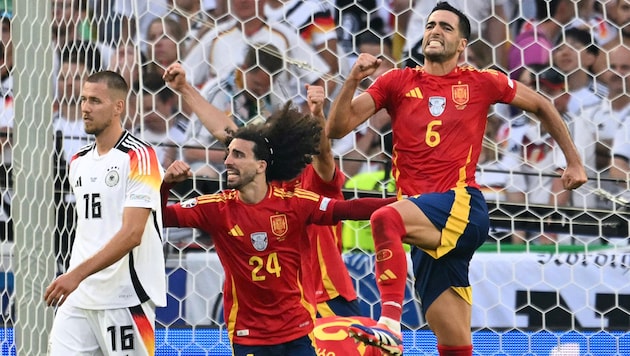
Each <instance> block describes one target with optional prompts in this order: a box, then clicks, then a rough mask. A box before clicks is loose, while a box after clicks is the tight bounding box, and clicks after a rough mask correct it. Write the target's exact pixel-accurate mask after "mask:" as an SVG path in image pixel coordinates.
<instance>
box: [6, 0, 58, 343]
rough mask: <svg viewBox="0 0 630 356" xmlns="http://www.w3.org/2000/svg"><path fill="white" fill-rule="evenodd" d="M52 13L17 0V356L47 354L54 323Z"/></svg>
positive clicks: (45, 5) (47, 4)
mask: <svg viewBox="0 0 630 356" xmlns="http://www.w3.org/2000/svg"><path fill="white" fill-rule="evenodd" d="M34 3H36V4H37V5H36V6H33V4H34ZM50 13H51V11H50V1H37V2H31V1H13V17H12V20H11V23H12V41H13V48H14V60H15V63H16V65H15V66H14V72H13V76H14V96H15V104H14V108H15V120H14V126H13V127H14V131H13V162H12V169H13V175H14V193H15V194H14V196H13V201H12V218H13V220H14V231H15V233H14V235H15V239H14V246H13V256H14V258H13V271H14V276H15V279H14V280H15V294H14V302H15V315H14V320H13V327H14V332H15V334H14V335H15V347H16V350H17V354H18V355H44V354H46V352H47V348H48V333H49V331H50V327H51V325H52V320H53V309H52V308H47V307H46V306H45V303H44V302H43V294H44V291H45V288H46V286H47V285H48V283H50V282H51V281H52V279H53V278H54V274H55V265H54V255H53V251H54V249H53V236H54V226H55V223H54V205H53V202H54V199H53V194H54V187H53V183H54V181H53V179H51V177H53V173H52V155H51V152H53V136H52V134H51V133H52V129H51V128H52V100H53V98H52V90H51V88H52V86H51V85H52V83H53V76H52V73H53V65H52V58H53V56H52V49H51V46H50ZM4 327H5V328H7V327H8V325H7V324H6V323H5V326H4Z"/></svg>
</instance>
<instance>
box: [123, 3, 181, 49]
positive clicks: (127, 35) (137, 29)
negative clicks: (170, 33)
mask: <svg viewBox="0 0 630 356" xmlns="http://www.w3.org/2000/svg"><path fill="white" fill-rule="evenodd" d="M112 1H113V4H112V15H113V16H116V17H118V18H119V19H120V34H119V37H118V41H123V42H126V41H128V40H131V41H132V42H134V43H135V44H136V45H137V44H139V43H141V48H142V50H145V45H144V43H145V42H146V40H147V31H148V28H149V24H150V23H151V21H153V20H154V19H155V18H162V17H164V16H165V15H167V14H168V12H169V8H168V2H167V0H112ZM139 41H140V42H139Z"/></svg>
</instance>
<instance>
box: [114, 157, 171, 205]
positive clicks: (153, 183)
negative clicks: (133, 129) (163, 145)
mask: <svg viewBox="0 0 630 356" xmlns="http://www.w3.org/2000/svg"><path fill="white" fill-rule="evenodd" d="M128 154H129V177H128V180H129V184H128V188H127V192H126V199H125V205H124V206H125V207H137V208H150V209H154V210H155V209H158V208H159V207H160V204H161V203H160V186H161V185H162V177H163V176H164V170H163V169H162V166H161V165H160V162H159V160H158V158H157V154H156V153H155V150H154V149H153V147H151V146H142V147H139V148H137V149H134V150H131V151H129V153H128ZM112 172H114V171H112ZM107 179H117V177H116V176H114V175H111V176H110V175H108V177H107Z"/></svg>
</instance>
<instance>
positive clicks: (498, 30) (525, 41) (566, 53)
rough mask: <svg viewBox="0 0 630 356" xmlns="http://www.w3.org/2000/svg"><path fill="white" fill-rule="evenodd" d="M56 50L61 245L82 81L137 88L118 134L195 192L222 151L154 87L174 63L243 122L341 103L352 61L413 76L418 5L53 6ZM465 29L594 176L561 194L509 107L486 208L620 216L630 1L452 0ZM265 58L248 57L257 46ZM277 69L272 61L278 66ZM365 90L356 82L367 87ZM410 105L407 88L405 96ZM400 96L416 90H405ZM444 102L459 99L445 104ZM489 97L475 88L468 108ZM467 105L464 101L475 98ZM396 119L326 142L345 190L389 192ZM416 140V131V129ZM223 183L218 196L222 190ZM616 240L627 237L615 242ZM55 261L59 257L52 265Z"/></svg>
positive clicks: (316, 1) (534, 134)
mask: <svg viewBox="0 0 630 356" xmlns="http://www.w3.org/2000/svg"><path fill="white" fill-rule="evenodd" d="M48 1H51V11H52V14H51V20H52V27H51V43H50V45H51V46H52V47H53V48H54V55H55V57H54V68H55V73H54V75H53V77H54V81H55V83H54V85H53V88H54V94H53V95H54V98H55V100H54V108H53V110H52V111H51V114H52V115H51V117H52V125H53V129H54V132H55V137H56V139H57V140H56V144H57V145H56V146H57V150H56V155H55V162H56V164H55V166H56V168H57V170H56V178H57V179H56V182H57V188H58V189H57V192H58V194H57V197H56V198H57V211H58V214H57V215H58V219H59V224H58V229H57V230H58V231H57V235H58V236H57V239H56V241H57V242H58V249H60V250H62V251H63V250H67V249H68V246H69V244H70V242H71V240H72V226H73V216H74V210H73V209H74V208H73V205H74V202H75V200H74V197H73V196H72V195H71V194H69V193H68V192H69V191H70V190H69V189H68V185H67V181H66V180H65V168H66V166H67V162H68V161H69V160H70V159H71V157H72V154H73V152H76V151H77V149H78V148H79V147H81V146H83V145H84V144H87V143H89V142H91V138H90V137H89V136H88V135H86V134H85V132H84V130H83V123H82V119H81V110H80V95H81V93H80V88H81V85H80V83H81V80H82V79H83V78H84V77H85V76H86V75H87V74H89V73H92V72H94V71H98V70H101V69H111V70H114V71H118V72H120V73H121V74H122V75H123V76H124V78H125V79H126V80H127V82H128V83H129V85H130V87H131V88H132V93H131V94H130V97H129V107H128V108H127V116H126V120H125V122H124V125H125V128H126V129H128V130H129V131H131V132H134V133H136V134H138V135H140V136H141V137H143V138H144V139H145V140H147V141H149V142H150V143H152V144H154V145H156V146H157V147H158V149H157V152H158V154H159V157H160V159H161V161H162V164H163V166H165V167H167V166H168V165H169V164H170V163H171V162H173V161H174V160H176V159H183V160H184V161H186V162H187V163H189V164H190V165H191V167H192V168H193V170H194V173H195V175H194V179H193V181H192V184H191V187H192V188H191V189H192V190H194V191H195V193H197V194H202V193H211V191H206V190H207V189H208V187H215V185H209V184H207V182H208V181H214V180H216V181H220V178H221V175H222V173H223V170H224V167H223V164H222V160H223V157H224V152H223V147H222V145H221V143H220V142H218V141H217V140H216V139H214V138H213V136H212V135H210V134H209V133H208V132H207V131H206V130H205V129H204V128H203V126H202V125H201V124H200V123H199V121H198V119H197V118H196V116H195V115H194V114H193V113H192V111H191V110H190V108H188V107H187V106H186V105H185V104H183V103H182V101H181V100H180V99H179V97H178V96H177V95H176V94H175V93H174V92H173V91H172V90H171V89H169V88H168V86H166V84H165V83H164V80H163V79H162V74H163V73H164V70H165V69H166V68H167V67H168V66H169V65H171V64H172V63H175V62H180V63H181V64H182V66H183V67H184V68H185V70H186V73H187V78H188V79H189V80H190V81H191V83H192V84H194V85H195V86H196V87H197V88H198V89H199V90H200V91H201V93H202V95H203V96H204V97H205V98H206V99H207V100H208V101H209V102H211V103H212V104H213V105H215V106H217V107H218V108H219V109H220V110H222V111H225V112H226V113H228V114H229V115H230V116H231V117H232V118H233V119H234V120H235V122H236V123H237V125H239V126H242V125H246V124H248V123H250V122H257V121H259V120H264V119H265V118H266V117H268V115H269V113H270V112H271V111H272V110H273V109H274V108H275V107H278V106H279V104H281V103H284V102H286V101H287V100H292V101H293V102H294V103H295V105H298V106H301V107H305V99H304V93H305V84H318V85H323V86H325V88H326V90H327V95H328V98H329V99H333V98H334V97H335V93H336V91H337V90H339V86H340V85H341V83H342V81H343V78H344V76H345V74H346V73H347V72H348V70H349V69H350V67H351V66H352V64H353V62H354V59H355V58H356V56H357V55H358V53H362V52H367V53H371V54H373V55H376V56H379V57H380V58H381V59H382V60H383V63H382V64H381V67H380V68H379V70H378V71H377V72H376V73H375V74H374V76H373V78H370V79H371V80H375V79H376V77H378V75H380V74H382V73H384V72H385V71H387V70H388V69H391V68H394V67H404V66H410V67H415V66H416V65H422V62H423V57H422V53H421V43H420V41H421V40H422V33H423V28H424V25H425V23H424V21H425V18H426V16H427V14H428V13H429V11H430V10H431V9H432V8H433V6H434V5H435V1H424V0H356V1H350V0H328V1H325V0H286V1H283V0H150V1H149V0H48ZM449 2H450V3H451V4H452V5H454V6H456V7H458V8H460V9H461V10H463V11H464V13H466V14H467V15H468V16H469V17H470V18H471V20H472V25H473V26H472V32H473V33H472V40H471V41H470V43H469V47H468V48H467V50H466V52H465V54H464V56H463V57H462V58H461V64H462V65H464V66H467V65H470V66H473V67H475V68H477V69H482V70H498V71H502V72H505V73H507V74H508V75H509V76H510V77H511V78H512V79H514V80H518V81H519V82H520V83H521V84H518V85H528V86H531V87H532V88H535V89H536V90H538V91H539V92H541V93H544V94H545V95H546V96H547V97H548V98H549V100H552V101H553V102H554V105H555V106H556V108H557V109H558V111H559V112H560V113H561V114H562V115H563V117H564V118H565V120H566V123H567V125H568V127H569V129H570V131H571V133H572V136H573V138H574V141H575V142H576V145H577V146H578V148H579V149H580V153H581V154H582V159H583V160H584V162H585V165H586V167H587V171H588V175H589V177H590V178H591V179H590V181H589V183H588V184H587V185H586V186H584V187H582V188H580V189H578V190H576V191H574V192H566V191H563V190H562V185H561V183H560V180H559V176H558V175H557V173H558V172H559V170H561V169H562V168H563V165H564V164H565V162H563V161H562V159H561V157H562V155H561V154H559V153H560V152H559V151H558V149H557V147H556V145H555V143H554V142H553V140H552V139H551V138H550V136H549V135H548V134H547V133H546V132H545V129H544V128H543V127H541V126H540V125H539V124H538V122H537V120H536V118H535V117H529V116H526V115H524V114H523V113H522V112H517V111H516V110H514V109H513V108H511V107H509V106H507V105H500V106H496V107H495V108H494V109H493V110H492V111H491V112H489V113H488V125H487V132H486V140H485V143H484V148H485V151H484V152H483V154H482V158H481V160H480V162H481V163H480V166H479V171H478V177H477V178H478V182H479V184H480V185H481V186H482V189H483V191H484V193H485V194H486V198H487V199H488V200H489V201H499V202H506V203H516V204H538V205H549V206H554V207H559V208H562V207H574V208H581V209H607V210H615V209H621V208H623V207H624V204H623V203H624V201H625V200H624V199H625V195H624V193H625V192H626V191H628V188H627V186H626V184H627V181H628V174H629V173H630V163H629V162H630V122H627V123H626V117H627V115H628V112H629V111H630V95H629V94H630V93H629V91H630V87H629V84H630V80H629V79H628V78H627V75H628V74H630V27H629V23H630V1H626V0H520V1H512V0H491V1H490V0H450V1H449ZM12 17H13V7H12V4H11V0H0V18H1V21H2V22H1V24H2V26H1V27H0V31H1V33H0V35H1V36H0V40H1V42H0V79H1V85H0V95H1V96H2V97H3V98H4V103H3V104H4V105H2V106H1V107H0V110H1V111H0V145H1V146H0V148H1V149H2V155H1V156H0V157H2V164H1V165H0V167H1V169H0V186H1V187H2V189H1V191H0V192H1V194H2V196H1V198H2V199H0V204H2V209H0V221H4V222H5V223H4V224H0V226H1V227H2V228H3V229H5V230H4V231H0V233H3V234H4V235H3V236H5V238H8V239H11V238H12V236H11V233H12V232H11V228H10V224H11V219H10V201H11V185H12V182H11V130H12V125H13V120H15V119H19V118H15V117H13V111H12V77H11V72H12V69H13V66H14V63H13V55H12V46H13V44H12V43H11V27H10V24H11V20H12ZM252 46H254V47H263V48H265V52H266V53H267V54H269V55H270V56H267V57H268V58H264V59H263V58H262V57H263V56H254V57H253V58H252V57H249V58H248V56H247V55H246V54H247V52H248V50H249V49H250V48H251V47H252ZM274 58H275V62H274ZM369 84H370V81H366V82H365V83H362V87H361V88H362V89H361V90H363V89H365V88H367V86H369ZM401 95H405V93H401ZM407 95H413V93H411V94H407ZM454 95H456V94H455V93H454ZM476 95H483V93H470V96H471V97H474V96H476ZM471 99H474V98H471ZM389 120H390V118H389V116H388V114H387V112H384V111H382V112H378V113H376V114H375V115H374V116H373V117H372V118H371V119H369V120H368V122H366V124H364V125H363V126H362V127H360V128H359V129H357V130H356V131H355V132H353V133H351V134H350V135H348V136H346V137H345V138H343V139H339V140H335V141H334V142H333V152H334V153H335V156H336V157H337V158H338V164H339V166H340V168H341V170H342V171H343V173H344V174H345V175H346V178H347V182H346V188H347V189H349V190H353V189H357V190H371V191H378V192H384V191H386V192H390V193H391V192H393V191H394V190H395V185H394V183H393V180H392V179H391V178H392V177H391V176H390V168H391V164H390V162H389V161H390V160H391V158H392V150H393V151H394V152H395V148H392V147H391V129H390V122H389ZM410 129H412V128H410ZM219 186H220V185H219ZM369 234H370V233H369V226H367V223H366V224H360V223H353V225H350V224H347V228H345V229H344V233H343V235H344V246H345V247H346V248H348V249H352V248H356V247H358V248H361V249H363V250H369V249H370V248H371V246H372V243H371V240H370V236H369ZM617 237H623V236H613V237H605V236H604V237H602V236H586V235H581V234H579V233H576V234H571V235H568V234H567V235H565V234H558V233H549V232H532V231H526V230H520V229H519V228H518V227H515V228H513V229H509V230H501V229H495V230H493V231H492V236H491V238H493V239H497V240H500V241H502V242H505V243H514V244H522V243H526V242H528V243H529V242H533V243H539V244H549V243H555V242H558V243H563V244H568V243H601V242H605V243H609V242H611V241H616V240H617V239H616V238H617ZM170 239H171V242H173V243H176V242H180V243H181V244H182V246H185V247H191V246H193V245H202V246H207V245H208V244H210V243H211V242H210V241H211V239H210V237H208V236H200V235H199V234H198V233H197V232H191V231H189V230H182V231H172V232H171V236H170ZM624 241H625V240H624ZM60 264H62V265H65V264H66V261H65V260H63V259H61V260H60Z"/></svg>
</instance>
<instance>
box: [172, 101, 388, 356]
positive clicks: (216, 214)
mask: <svg viewBox="0 0 630 356" xmlns="http://www.w3.org/2000/svg"><path fill="white" fill-rule="evenodd" d="M268 121H269V122H270V124H269V123H259V124H250V125H248V126H244V127H241V128H239V129H238V130H237V131H236V132H233V133H232V134H231V135H230V136H228V137H227V140H226V143H227V149H226V159H225V166H226V168H227V186H228V188H230V189H228V190H225V191H222V192H219V193H217V194H210V195H202V196H200V197H197V198H194V199H191V200H188V201H185V202H182V203H180V204H173V205H169V206H166V201H167V198H168V192H169V189H170V187H171V185H172V184H174V183H177V182H180V181H183V180H185V179H186V178H188V177H189V176H190V175H191V173H190V167H189V166H188V165H187V164H186V163H185V162H182V161H176V162H175V163H173V164H172V165H171V166H170V167H169V168H168V169H167V171H166V174H165V176H164V182H163V185H162V208H163V214H164V225H165V226H178V227H194V228H198V229H201V230H204V231H205V232H207V233H208V234H210V235H211V236H212V237H213V241H214V242H215V248H216V251H217V254H218V255H219V259H220V261H221V263H222V265H223V268H224V270H225V284H224V286H223V294H224V296H223V305H224V313H225V321H226V323H227V328H228V335H229V338H230V340H231V342H232V347H233V352H234V354H235V355H236V356H246V355H279V356H282V355H313V356H314V355H315V349H314V347H313V342H312V339H311V336H312V335H311V332H312V330H313V320H314V317H315V310H314V306H313V303H314V298H315V293H314V291H313V289H314V288H313V283H312V281H311V280H310V279H309V278H310V274H311V273H312V271H311V270H312V262H311V261H309V260H310V259H311V258H312V257H311V248H313V247H312V246H311V239H310V238H309V236H308V234H307V226H308V225H309V224H320V225H334V224H335V223H337V222H338V221H340V220H342V219H350V220H354V219H361V218H366V217H369V216H370V214H371V213H372V212H373V211H374V210H376V209H377V208H379V207H381V206H384V205H385V204H388V203H391V202H393V200H394V199H374V198H363V199H353V200H348V201H345V200H335V199H330V198H327V197H324V196H320V195H318V194H316V193H314V192H311V191H308V190H303V189H300V188H295V189H294V190H292V191H291V190H285V189H283V188H281V187H278V186H276V185H272V184H270V182H272V181H289V180H291V179H294V178H295V177H296V176H297V175H298V174H299V173H300V172H301V171H302V170H303V169H304V167H305V166H306V165H307V164H308V162H309V159H310V156H311V155H313V154H317V152H318V151H317V149H318V147H319V143H320V142H319V141H320V134H321V131H322V128H321V127H320V125H319V124H318V122H317V119H315V118H314V117H313V116H312V115H310V114H302V113H300V112H298V111H297V110H295V109H292V108H291V107H290V103H289V104H287V105H285V107H283V108H282V109H281V110H278V111H276V112H275V113H274V114H272V116H271V117H270V118H269V120H268Z"/></svg>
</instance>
